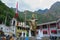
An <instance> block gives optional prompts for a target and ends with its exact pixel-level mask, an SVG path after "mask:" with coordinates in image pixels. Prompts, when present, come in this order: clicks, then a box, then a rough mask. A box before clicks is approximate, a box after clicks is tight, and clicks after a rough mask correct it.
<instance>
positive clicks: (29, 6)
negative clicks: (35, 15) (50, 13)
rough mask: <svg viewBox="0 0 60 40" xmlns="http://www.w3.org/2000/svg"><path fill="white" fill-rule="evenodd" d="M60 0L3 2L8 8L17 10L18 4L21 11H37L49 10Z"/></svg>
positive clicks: (5, 0)
mask: <svg viewBox="0 0 60 40" xmlns="http://www.w3.org/2000/svg"><path fill="white" fill-rule="evenodd" d="M57 1H60V0H2V2H3V3H5V4H6V5H7V6H8V7H13V8H16V3H17V2H18V10H19V11H25V10H29V11H36V10H38V9H42V10H44V9H46V8H47V9H49V8H50V7H51V5H52V4H54V3H55V2H57Z"/></svg>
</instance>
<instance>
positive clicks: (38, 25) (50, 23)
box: [37, 21, 57, 26]
mask: <svg viewBox="0 0 60 40" xmlns="http://www.w3.org/2000/svg"><path fill="white" fill-rule="evenodd" d="M56 22H57V21H52V22H47V23H42V24H37V26H39V25H46V24H52V23H56Z"/></svg>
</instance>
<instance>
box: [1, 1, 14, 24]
mask: <svg viewBox="0 0 60 40" xmlns="http://www.w3.org/2000/svg"><path fill="white" fill-rule="evenodd" d="M14 14H15V13H14V11H13V9H11V8H9V7H7V6H6V5H5V4H4V3H2V2H1V1H0V23H5V19H6V17H7V22H6V24H7V25H9V24H10V20H11V19H12V17H13V16H14Z"/></svg>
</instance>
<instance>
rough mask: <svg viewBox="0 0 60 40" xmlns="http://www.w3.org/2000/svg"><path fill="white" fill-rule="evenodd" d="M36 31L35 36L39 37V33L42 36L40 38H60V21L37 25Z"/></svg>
mask: <svg viewBox="0 0 60 40" xmlns="http://www.w3.org/2000/svg"><path fill="white" fill-rule="evenodd" d="M37 30H38V31H37V35H41V34H39V32H41V33H42V35H43V36H42V37H55V38H57V37H58V38H60V19H59V20H57V21H52V22H47V23H42V24H38V25H37ZM37 37H38V36H37Z"/></svg>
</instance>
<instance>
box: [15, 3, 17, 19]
mask: <svg viewBox="0 0 60 40" xmlns="http://www.w3.org/2000/svg"><path fill="white" fill-rule="evenodd" d="M17 17H18V2H17V4H16V13H15V18H17Z"/></svg>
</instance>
